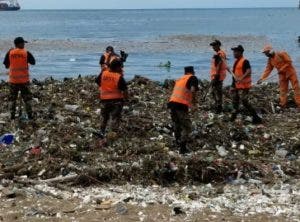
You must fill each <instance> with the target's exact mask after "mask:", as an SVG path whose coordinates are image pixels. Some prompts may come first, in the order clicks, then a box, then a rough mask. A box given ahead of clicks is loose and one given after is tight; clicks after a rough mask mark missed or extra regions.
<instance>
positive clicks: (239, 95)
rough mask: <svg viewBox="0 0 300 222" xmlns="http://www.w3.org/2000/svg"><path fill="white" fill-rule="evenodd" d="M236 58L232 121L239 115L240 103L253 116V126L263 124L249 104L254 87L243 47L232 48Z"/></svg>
mask: <svg viewBox="0 0 300 222" xmlns="http://www.w3.org/2000/svg"><path fill="white" fill-rule="evenodd" d="M232 50H233V55H234V58H235V59H236V60H235V62H234V65H233V75H234V77H233V83H232V87H233V91H232V92H233V108H234V112H233V113H232V116H231V121H234V120H235V119H236V117H237V115H238V113H239V106H240V101H242V104H243V106H244V107H245V108H246V109H247V110H248V112H249V113H250V114H251V115H252V122H253V124H260V123H262V119H261V118H260V117H259V116H258V115H257V113H256V111H255V109H254V108H253V107H252V106H251V104H250V103H249V98H248V97H249V91H250V89H251V86H252V78H251V73H252V71H251V66H250V62H249V61H248V60H247V59H246V58H244V56H243V54H244V48H243V46H241V45H238V46H237V47H234V48H232Z"/></svg>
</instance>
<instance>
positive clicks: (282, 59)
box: [257, 45, 300, 108]
mask: <svg viewBox="0 0 300 222" xmlns="http://www.w3.org/2000/svg"><path fill="white" fill-rule="evenodd" d="M262 52H263V53H264V54H265V55H266V56H267V57H268V58H269V59H268V63H267V67H266V69H265V71H264V73H263V74H262V76H261V78H260V80H258V82H257V83H258V84H260V83H262V82H263V81H264V80H266V79H268V76H269V75H270V74H271V72H272V71H273V69H274V68H276V69H277V70H278V74H279V86H280V106H281V107H282V108H285V107H286V105H287V97H288V92H289V82H290V83H291V84H292V88H293V90H294V99H295V103H296V105H297V107H298V108H300V86H299V81H298V77H297V72H296V69H295V67H294V66H293V62H292V59H291V57H290V56H289V55H288V53H287V52H284V51H283V52H275V51H274V50H273V48H272V46H271V45H267V46H265V47H264V49H263V50H262Z"/></svg>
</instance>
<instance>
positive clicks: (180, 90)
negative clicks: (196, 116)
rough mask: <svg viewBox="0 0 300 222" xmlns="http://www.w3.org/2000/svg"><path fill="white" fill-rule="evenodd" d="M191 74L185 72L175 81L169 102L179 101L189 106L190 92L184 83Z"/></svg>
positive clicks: (190, 103) (191, 96) (190, 102)
mask: <svg viewBox="0 0 300 222" xmlns="http://www.w3.org/2000/svg"><path fill="white" fill-rule="evenodd" d="M192 76H193V75H192V74H186V75H184V76H183V77H181V78H180V79H178V80H177V81H176V83H175V86H174V89H173V93H172V95H171V98H170V102H176V103H180V104H183V105H187V106H189V107H190V106H191V105H192V98H193V95H192V92H191V90H189V89H187V88H186V84H187V82H188V81H189V79H190V78H191V77H192Z"/></svg>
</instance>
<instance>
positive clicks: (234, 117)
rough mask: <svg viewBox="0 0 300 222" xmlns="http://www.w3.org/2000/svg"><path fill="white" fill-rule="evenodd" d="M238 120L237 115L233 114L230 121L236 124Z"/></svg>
mask: <svg viewBox="0 0 300 222" xmlns="http://www.w3.org/2000/svg"><path fill="white" fill-rule="evenodd" d="M236 118H237V113H232V114H231V117H230V121H231V122H234V121H235V120H236Z"/></svg>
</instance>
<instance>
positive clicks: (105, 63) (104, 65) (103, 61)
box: [99, 46, 121, 71]
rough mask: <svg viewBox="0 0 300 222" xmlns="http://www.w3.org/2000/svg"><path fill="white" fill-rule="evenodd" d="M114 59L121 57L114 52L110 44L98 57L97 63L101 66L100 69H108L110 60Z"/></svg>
mask: <svg viewBox="0 0 300 222" xmlns="http://www.w3.org/2000/svg"><path fill="white" fill-rule="evenodd" d="M115 59H121V57H120V56H119V55H117V54H116V53H115V50H114V48H113V47H112V46H108V47H107V48H106V50H105V53H104V54H103V55H102V56H101V58H100V62H99V64H100V66H101V70H102V71H104V70H108V68H109V66H110V64H111V62H112V61H114V60H115Z"/></svg>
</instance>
